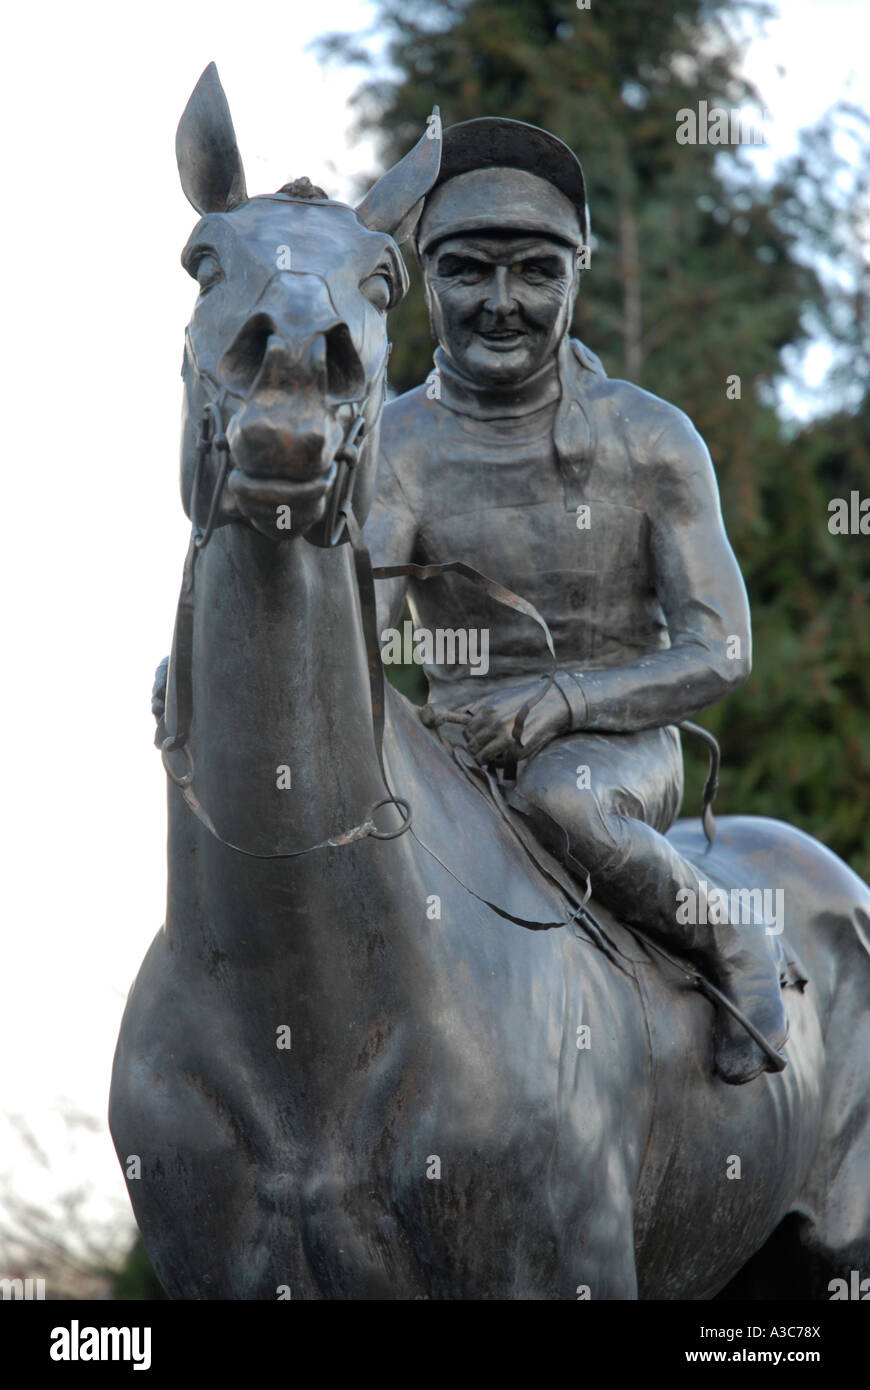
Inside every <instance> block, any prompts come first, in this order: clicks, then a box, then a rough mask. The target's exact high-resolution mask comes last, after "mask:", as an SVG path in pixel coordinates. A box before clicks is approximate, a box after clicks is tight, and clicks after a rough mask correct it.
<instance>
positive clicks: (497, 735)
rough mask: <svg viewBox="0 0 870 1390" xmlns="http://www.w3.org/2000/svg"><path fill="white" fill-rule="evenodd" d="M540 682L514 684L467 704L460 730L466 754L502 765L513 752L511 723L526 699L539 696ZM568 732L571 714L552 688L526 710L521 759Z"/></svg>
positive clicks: (557, 691)
mask: <svg viewBox="0 0 870 1390" xmlns="http://www.w3.org/2000/svg"><path fill="white" fill-rule="evenodd" d="M540 689H541V681H540V680H537V681H530V682H529V684H528V685H514V686H511V687H510V689H509V690H500V691H498V692H497V693H496V694H493V695H486V696H485V697H484V698H483V699H482V700H477V701H476V702H475V704H473V705H469V706H468V707H467V708H468V712H469V714H470V715H471V719H470V720H469V722H468V723H467V724H466V725H465V728H464V730H463V733H464V736H465V741H466V743H467V744H468V751H469V752H470V753H472V754H473V755H474V757H475V758H476V759H477V761H478V762H479V763H494V762H502V761H504V759H505V758H506V757H508V756H509V755H510V754H511V753H512V752H513V751H514V750H515V749H516V745H515V743H514V740H513V736H512V733H511V730H512V729H513V725H514V720H515V719H516V716H517V714H518V712H519V711H520V709H521V708H522V707H523V705H524V704H525V703H526V701H527V700H530V699H532V698H533V697H534V696H535V695H537V694H538V693H539V691H540ZM570 729H571V715H570V712H569V710H568V706H567V704H566V702H565V698H564V696H563V695H562V694H561V693H560V691H559V690H558V689H557V688H556V687H555V686H551V687H550V689H549V690H548V691H547V693H546V695H545V696H544V698H543V699H542V700H539V701H538V703H537V704H536V705H535V707H534V709H532V710H530V711H529V714H528V716H527V718H526V722H525V724H524V725H523V732H522V751H521V752H520V753H519V754H518V757H520V758H528V757H531V755H532V753H537V752H538V750H539V749H540V748H543V747H544V745H545V744H547V743H549V742H550V741H551V739H554V738H558V737H559V735H560V734H567V733H569V732H570Z"/></svg>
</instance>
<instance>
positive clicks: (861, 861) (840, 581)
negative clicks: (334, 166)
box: [318, 0, 870, 878]
mask: <svg viewBox="0 0 870 1390" xmlns="http://www.w3.org/2000/svg"><path fill="white" fill-rule="evenodd" d="M771 12H772V10H771V7H770V6H768V5H766V4H763V3H757V2H754V3H753V2H751V0H750V3H737V0H672V3H670V4H668V5H663V4H662V3H661V0H607V3H606V4H599V3H595V0H593V3H592V5H591V8H589V9H588V10H587V9H580V8H578V6H577V4H576V3H574V0H498V3H494V0H427V2H426V3H425V4H423V3H418V0H380V3H379V5H378V9H377V15H376V19H375V22H374V24H373V27H372V31H371V34H370V35H369V36H366V35H363V36H359V35H348V34H331V35H327V36H325V37H324V38H323V39H321V40H320V41H319V45H318V47H319V51H320V54H321V56H323V57H324V58H326V59H329V60H331V61H338V62H345V63H355V64H357V65H361V66H363V67H368V68H369V69H370V75H369V76H368V77H366V78H365V79H364V80H363V81H362V83H361V85H360V87H359V90H358V92H357V95H356V98H355V104H356V111H357V116H358V128H359V130H360V132H363V131H365V132H373V133H375V134H376V136H377V139H378V141H379V155H380V158H381V163H382V168H387V167H389V166H390V164H392V163H393V162H394V161H395V160H396V159H398V158H400V157H401V155H402V154H404V153H405V151H406V150H407V149H408V148H410V146H411V145H412V144H413V143H414V142H415V141H416V140H417V139H418V138H419V135H420V132H421V130H422V129H423V128H424V127H425V123H426V117H427V115H428V114H429V112H430V111H431V109H432V107H433V105H435V104H436V103H437V104H438V105H439V106H440V108H441V115H442V119H443V121H444V123H445V124H448V125H449V124H452V123H453V122H456V121H462V120H468V119H470V118H473V117H475V116H481V115H490V114H497V115H502V116H510V117H513V118H515V119H517V120H522V121H528V122H530V123H532V124H534V125H539V126H543V127H544V128H546V129H548V130H551V131H553V132H554V133H555V134H557V135H559V136H560V137H561V138H562V139H563V140H565V141H566V142H567V143H568V144H569V145H570V146H571V147H572V148H573V149H575V150H576V151H577V153H578V154H579V156H580V158H581V160H582V161H583V166H584V171H585V174H586V180H587V187H588V194H589V203H590V208H591V213H592V231H593V236H592V243H591V244H592V256H591V268H590V270H589V271H588V272H587V274H586V276H585V277H584V281H583V286H582V289H581V295H580V298H579V301H578V306H577V312H576V317H575V325H574V331H575V332H576V333H577V335H578V336H579V337H581V338H582V339H583V340H584V341H586V342H588V343H589V345H590V347H592V348H593V349H594V351H595V352H597V353H598V354H599V356H601V358H602V360H603V362H604V365H605V368H606V369H607V371H608V373H609V375H611V376H615V377H625V378H627V379H628V380H631V381H633V382H635V383H637V384H638V385H641V386H644V387H646V388H647V389H648V390H650V391H653V392H655V393H656V394H657V395H661V396H663V397H664V398H665V399H666V400H668V401H672V402H673V403H674V404H675V405H678V406H679V407H680V408H681V409H683V410H685V411H686V412H687V414H688V415H689V416H690V417H691V418H692V420H693V421H694V422H695V424H696V425H697V427H698V429H699V430H700V432H701V434H702V435H703V436H704V438H705V440H706V441H707V444H708V446H709V448H710V451H711V454H712V456H713V460H714V463H715V466H716V470H717V473H718V476H719V481H720V487H721V491H722V501H723V509H724V512H725V517H726V523H727V526H728V531H729V535H730V537H731V540H732V544H733V545H734V548H735V551H736V553H737V556H738V559H739V561H740V564H741V566H742V569H743V572H744V575H745V577H746V581H747V587H748V589H749V595H750V601H751V604H752V611H753V620H754V633H755V652H754V669H753V674H752V677H751V679H750V681H749V682H748V684H747V685H746V686H745V687H744V688H743V689H742V690H741V691H740V692H739V693H738V694H736V695H733V696H732V697H731V698H730V699H729V700H728V701H727V702H725V703H724V704H722V705H720V706H718V707H717V708H715V709H713V710H711V711H709V712H708V713H706V714H705V716H704V722H705V723H706V724H707V726H708V727H709V728H711V729H713V730H714V732H716V733H717V735H718V736H719V737H720V739H721V741H722V743H723V751H724V758H725V766H724V771H723V776H722V784H721V791H720V795H719V802H718V808H719V809H720V810H721V811H723V812H726V811H741V812H752V813H755V814H763V815H772V816H778V817H782V818H784V819H786V820H790V821H792V822H794V823H795V824H797V825H799V826H801V827H802V828H803V829H805V830H807V831H809V832H810V833H811V834H813V835H816V836H818V838H820V839H821V840H823V841H824V842H825V843H826V844H828V845H829V846H830V848H832V849H833V850H835V851H836V852H837V853H838V854H840V855H842V856H843V857H844V858H845V859H846V860H847V861H848V862H850V863H851V864H852V865H853V867H854V868H855V869H856V870H857V871H858V872H859V873H861V874H862V875H863V876H864V877H865V878H868V877H870V844H868V841H867V836H866V833H865V828H864V827H865V821H866V802H867V784H868V776H870V726H868V720H867V714H866V711H867V707H868V704H870V698H868V697H870V664H868V660H867V658H868V655H870V623H868V610H870V538H868V537H862V536H836V535H831V534H830V533H829V531H828V525H827V523H828V516H829V514H828V502H829V501H830V499H831V498H833V497H846V498H848V497H849V494H850V492H851V491H852V490H854V489H858V490H859V491H860V492H861V495H862V496H865V495H870V418H868V403H870V336H868V323H870V317H868V312H867V311H868V296H870V288H868V274H867V271H868V240H870V237H868V233H870V138H868V132H870V123H868V118H867V115H866V114H865V113H862V112H861V111H858V110H854V109H853V108H850V107H848V106H846V105H845V104H843V105H842V106H840V107H838V108H836V109H835V110H834V111H833V112H832V113H830V114H829V115H828V116H827V117H826V118H825V119H824V120H823V121H821V122H819V123H818V124H817V125H816V126H814V127H813V128H812V129H811V130H808V131H805V132H804V133H803V134H802V137H801V142H800V148H799V150H798V152H797V154H795V155H794V156H793V157H792V158H790V159H788V160H786V161H784V162H781V163H780V165H779V166H778V168H777V170H776V173H775V174H774V176H773V177H772V178H770V179H767V180H765V179H763V178H762V177H761V175H760V174H759V173H758V170H757V167H756V165H755V164H754V163H753V161H752V160H751V159H750V158H749V157H748V154H747V149H746V147H745V146H741V145H734V146H722V145H712V144H696V145H682V144H678V143H677V141H676V138H675V137H676V129H677V119H676V113H677V112H678V111H679V110H681V109H683V108H689V109H691V110H697V108H698V106H699V103H700V102H701V101H705V102H706V103H707V105H708V108H712V107H714V106H720V107H725V108H726V109H728V110H731V109H735V108H743V109H744V114H745V116H746V119H747V121H748V123H749V124H753V120H752V117H753V112H754V124H755V126H756V127H757V128H759V129H760V130H761V131H762V133H763V93H759V92H757V91H755V89H754V88H753V87H752V86H751V85H750V84H749V83H748V82H747V80H746V79H745V77H743V76H742V75H741V59H742V54H743V51H744V46H745V41H746V39H747V38H748V37H749V36H750V34H751V33H752V31H753V28H754V27H757V26H760V25H763V23H764V20H765V18H766V17H767V16H768V15H769V14H770V13H771ZM375 37H376V38H377V41H378V42H377V43H374V39H375ZM411 259H412V258H411V256H410V255H409V256H408V260H409V261H411ZM410 268H411V270H412V280H413V285H412V291H411V293H410V294H409V296H408V298H407V299H406V301H405V303H404V304H403V305H402V306H401V308H400V309H399V310H398V311H397V312H396V314H395V315H394V317H393V319H392V337H393V341H394V344H395V347H394V353H393V357H392V359H391V364H390V366H391V384H392V386H393V387H394V388H395V389H396V390H398V391H403V390H407V389H409V388H410V387H412V386H415V385H417V384H419V382H420V381H422V380H423V378H424V377H425V376H426V374H427V372H428V370H429V369H430V366H431V354H432V342H431V338H430V334H429V329H428V324H427V320H426V312H425V307H424V305H423V301H422V294H421V291H420V284H419V273H418V272H417V269H416V267H415V266H411V267H410ZM813 341H815V342H818V341H823V342H824V343H825V344H826V345H827V346H828V349H829V353H830V356H831V362H832V368H831V371H830V372H829V373H828V375H827V378H826V382H825V386H824V393H823V397H824V398H823V401H822V404H821V407H820V408H819V407H818V406H817V413H816V414H815V415H814V418H813V419H812V422H811V423H809V424H806V425H805V426H804V427H803V428H801V429H796V428H795V424H794V421H793V420H791V421H790V420H789V417H788V414H787V413H786V412H785V411H784V410H783V406H782V399H783V397H782V393H781V391H780V390H778V388H779V387H781V384H782V381H783V378H784V376H785V375H787V373H788V371H789V370H792V372H793V371H794V370H795V368H796V367H797V366H798V365H799V362H800V358H801V354H802V352H803V351H804V350H805V349H806V347H807V346H808V345H809V344H810V343H811V342H813ZM735 377H737V378H739V397H737V396H736V393H735V389H734V385H733V378H735ZM729 382H731V387H730V390H729V389H728V388H729ZM390 675H391V678H394V679H395V681H396V684H398V685H399V686H400V688H403V689H404V690H405V692H406V693H410V694H411V695H412V697H415V698H418V699H421V698H423V696H422V691H421V688H420V685H419V673H418V672H417V671H416V670H415V669H412V670H410V671H407V670H405V671H403V670H401V669H397V668H395V667H394V668H390ZM686 754H687V769H688V780H687V802H686V808H687V810H692V809H693V808H694V805H695V801H694V799H693V798H697V796H698V795H699V791H700V786H701V783H702V777H703V770H704V768H703V761H704V760H703V757H702V756H701V755H700V754H699V753H698V752H697V751H696V750H695V748H694V747H688V746H687V748H686Z"/></svg>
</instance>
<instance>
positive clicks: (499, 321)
mask: <svg viewBox="0 0 870 1390" xmlns="http://www.w3.org/2000/svg"><path fill="white" fill-rule="evenodd" d="M577 259H578V255H577V252H576V251H575V249H574V247H573V246H568V245H567V244H566V243H565V242H563V241H556V240H555V239H554V238H552V237H547V236H534V235H532V234H530V233H528V232H525V233H511V232H505V233H498V232H486V233H480V232H477V233H474V234H473V235H471V234H469V235H467V236H455V237H449V238H448V239H446V240H445V241H442V242H439V243H438V245H437V246H435V247H433V248H432V250H431V251H430V252H427V253H426V256H425V258H424V263H423V274H424V283H425V287H426V299H427V303H428V306H429V318H430V322H431V325H432V333H433V336H434V337H436V338H437V339H438V342H439V343H440V344H441V347H442V348H443V350H444V352H445V353H446V355H447V357H448V358H449V360H450V362H451V363H452V365H453V366H454V367H455V368H456V369H457V371H459V372H461V373H462V375H463V376H466V377H468V378H469V379H470V380H471V381H474V382H477V383H479V384H480V385H481V386H515V385H519V383H520V382H522V381H525V380H527V378H528V377H530V376H533V375H534V373H535V372H537V371H538V370H539V369H540V368H541V367H542V366H543V365H544V363H545V362H546V361H547V360H548V359H549V358H552V357H555V354H556V352H557V351H558V347H559V343H560V342H561V340H562V338H563V337H564V335H565V333H566V332H567V330H568V326H569V324H570V322H571V314H572V313H573V310H574V300H575V298H576V295H577V289H578V286H579V281H580V274H579V271H578V270H577V268H576V266H577Z"/></svg>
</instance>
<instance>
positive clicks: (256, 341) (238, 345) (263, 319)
mask: <svg viewBox="0 0 870 1390" xmlns="http://www.w3.org/2000/svg"><path fill="white" fill-rule="evenodd" d="M274 332H275V325H274V323H273V322H272V320H271V318H270V317H269V315H268V314H255V315H254V317H253V318H251V319H249V320H248V322H247V323H246V324H245V326H244V328H243V329H242V331H241V332H240V333H239V334H238V336H237V337H236V339H235V341H234V342H233V343H232V344H231V346H230V347H228V348H227V350H226V352H225V353H224V355H223V358H222V359H221V364H220V371H221V375H222V376H223V377H224V379H225V380H226V381H227V382H228V383H229V385H230V386H232V387H234V388H235V389H236V390H239V391H242V392H247V391H250V389H251V387H252V386H253V384H254V382H255V381H256V379H257V374H258V372H259V371H260V368H261V367H262V365H263V359H264V358H265V356H266V347H267V345H268V342H269V339H270V337H271V336H272V334H273V333H274Z"/></svg>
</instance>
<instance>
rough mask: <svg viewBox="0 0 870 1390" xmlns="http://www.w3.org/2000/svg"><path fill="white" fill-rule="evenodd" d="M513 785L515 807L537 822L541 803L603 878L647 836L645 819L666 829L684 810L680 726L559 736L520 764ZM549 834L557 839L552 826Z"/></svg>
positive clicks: (577, 856) (658, 828)
mask: <svg viewBox="0 0 870 1390" xmlns="http://www.w3.org/2000/svg"><path fill="white" fill-rule="evenodd" d="M516 793H518V795H516V796H515V798H514V801H515V804H516V806H517V809H518V810H520V809H521V810H522V811H523V813H524V814H525V815H527V816H528V818H529V819H530V820H532V821H533V822H534V821H535V820H536V816H535V812H536V811H537V810H540V811H541V812H543V813H544V815H543V816H542V817H541V818H540V819H541V822H542V823H543V822H544V821H545V819H546V817H552V818H553V819H554V820H556V821H558V823H559V825H560V826H562V827H563V829H564V830H565V832H566V833H567V835H568V840H569V846H568V847H569V849H570V853H571V854H572V856H573V857H574V858H575V859H578V860H579V861H580V862H581V863H582V864H583V865H584V866H585V867H586V868H587V869H588V870H589V872H590V874H592V875H593V876H595V877H597V878H598V879H600V880H602V881H604V880H606V879H608V878H610V877H611V876H613V875H614V874H618V872H619V869H620V868H621V867H622V866H623V865H624V864H625V863H626V861H627V860H628V859H629V857H630V856H631V853H632V850H633V849H634V848H635V847H636V845H637V841H638V838H643V839H646V838H647V837H646V836H645V835H644V833H643V831H642V830H641V828H640V827H641V826H643V827H649V829H650V830H653V831H657V832H659V834H662V835H663V834H664V832H665V831H666V830H668V829H669V828H670V827H671V826H672V825H673V823H674V821H675V820H676V818H677V816H678V815H679V811H680V805H681V803H682V799H683V754H682V748H681V746H680V735H679V731H678V730H677V729H676V728H675V727H674V726H673V725H669V726H667V727H665V728H660V729H645V730H643V731H642V732H641V733H635V734H595V733H578V734H570V735H568V736H567V737H565V738H559V739H555V740H554V741H553V742H552V743H550V744H548V745H547V747H546V748H544V749H542V751H541V752H540V753H538V754H537V755H536V756H535V757H533V758H530V759H529V760H528V761H524V762H520V763H519V764H518V768H517V782H516ZM541 829H543V824H542V826H541ZM539 833H540V831H539ZM647 833H648V832H647ZM544 834H545V836H546V838H548V839H552V830H549V831H546V830H545V831H544ZM656 838H658V836H657V837H656ZM551 847H552V846H550V845H548V848H551ZM559 857H560V858H561V857H563V856H562V854H560V855H559Z"/></svg>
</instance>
